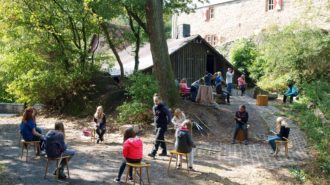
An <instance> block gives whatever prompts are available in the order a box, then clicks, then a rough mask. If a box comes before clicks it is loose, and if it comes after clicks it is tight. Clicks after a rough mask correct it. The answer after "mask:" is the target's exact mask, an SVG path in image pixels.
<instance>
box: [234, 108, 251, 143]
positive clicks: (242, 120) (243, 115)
mask: <svg viewBox="0 0 330 185" xmlns="http://www.w3.org/2000/svg"><path fill="white" fill-rule="evenodd" d="M234 119H235V120H236V127H235V131H234V136H233V141H232V144H235V140H236V136H237V134H238V130H239V129H243V132H244V144H245V145H247V144H248V126H247V122H248V120H249V114H248V112H246V107H245V105H241V106H239V111H237V112H236V114H235V118H234Z"/></svg>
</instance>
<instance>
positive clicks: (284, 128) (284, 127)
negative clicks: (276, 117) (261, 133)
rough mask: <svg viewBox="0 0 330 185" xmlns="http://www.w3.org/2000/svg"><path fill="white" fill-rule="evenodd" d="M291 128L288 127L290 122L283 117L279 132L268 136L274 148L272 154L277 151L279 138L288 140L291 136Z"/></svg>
mask: <svg viewBox="0 0 330 185" xmlns="http://www.w3.org/2000/svg"><path fill="white" fill-rule="evenodd" d="M289 133H290V128H289V127H288V123H287V122H286V121H285V120H284V119H283V120H281V128H280V132H279V133H275V135H274V136H270V137H268V143H269V144H270V146H271V147H272V149H273V152H272V153H271V154H274V153H275V150H276V141H277V140H287V139H288V138H289Z"/></svg>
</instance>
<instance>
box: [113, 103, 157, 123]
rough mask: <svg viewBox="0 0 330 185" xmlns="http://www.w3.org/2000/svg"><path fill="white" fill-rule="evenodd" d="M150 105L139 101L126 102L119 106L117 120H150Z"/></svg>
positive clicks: (132, 121) (127, 121) (139, 121)
mask: <svg viewBox="0 0 330 185" xmlns="http://www.w3.org/2000/svg"><path fill="white" fill-rule="evenodd" d="M149 109H150V107H149V106H147V105H146V104H143V103H139V102H137V101H131V102H124V103H123V104H122V105H121V106H119V107H118V108H117V110H118V111H119V115H118V119H117V121H118V122H119V123H122V124H142V123H145V122H146V121H147V120H150V119H151V118H150V115H151V113H150V112H149V111H148V110H149Z"/></svg>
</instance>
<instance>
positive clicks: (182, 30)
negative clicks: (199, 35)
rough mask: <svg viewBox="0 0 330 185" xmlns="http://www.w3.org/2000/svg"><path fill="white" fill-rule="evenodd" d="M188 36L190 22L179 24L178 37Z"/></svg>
mask: <svg viewBox="0 0 330 185" xmlns="http://www.w3.org/2000/svg"><path fill="white" fill-rule="evenodd" d="M185 37H190V24H180V25H179V28H178V38H179V39H180V38H185Z"/></svg>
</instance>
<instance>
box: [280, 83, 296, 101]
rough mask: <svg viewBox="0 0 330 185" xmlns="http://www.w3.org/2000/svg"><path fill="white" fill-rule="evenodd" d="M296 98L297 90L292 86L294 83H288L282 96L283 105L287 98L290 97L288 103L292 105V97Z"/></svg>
mask: <svg viewBox="0 0 330 185" xmlns="http://www.w3.org/2000/svg"><path fill="white" fill-rule="evenodd" d="M296 96H298V89H297V87H296V85H295V84H294V82H290V83H288V89H287V91H286V92H285V93H284V96H283V103H286V99H287V98H288V97H290V103H292V102H293V97H296Z"/></svg>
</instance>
